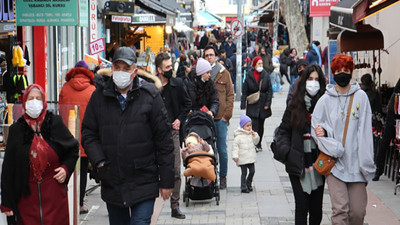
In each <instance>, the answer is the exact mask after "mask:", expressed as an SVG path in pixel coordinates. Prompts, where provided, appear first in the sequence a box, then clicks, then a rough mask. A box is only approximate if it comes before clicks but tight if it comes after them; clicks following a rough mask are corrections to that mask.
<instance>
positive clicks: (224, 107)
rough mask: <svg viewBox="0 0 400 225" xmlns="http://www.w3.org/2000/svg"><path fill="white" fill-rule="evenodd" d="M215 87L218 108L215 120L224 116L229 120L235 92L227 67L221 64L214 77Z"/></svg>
mask: <svg viewBox="0 0 400 225" xmlns="http://www.w3.org/2000/svg"><path fill="white" fill-rule="evenodd" d="M214 83H215V87H216V88H217V90H218V98H219V108H218V112H217V114H216V115H215V114H214V115H215V117H214V119H215V120H220V119H222V118H224V119H225V120H227V121H229V120H230V119H231V118H232V113H233V102H234V100H235V93H234V91H233V83H232V78H231V75H230V73H229V71H228V70H227V69H225V68H224V67H223V66H221V69H220V71H219V72H218V74H217V77H215V79H214Z"/></svg>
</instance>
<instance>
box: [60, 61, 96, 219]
mask: <svg viewBox="0 0 400 225" xmlns="http://www.w3.org/2000/svg"><path fill="white" fill-rule="evenodd" d="M93 79H94V75H93V73H92V72H91V71H90V70H89V69H88V65H87V64H86V63H85V61H79V62H77V63H76V65H75V67H74V68H72V69H71V70H69V71H68V73H67V75H66V76H65V80H66V81H67V82H66V83H65V84H64V86H63V87H62V89H61V92H60V98H59V103H60V109H61V108H64V109H67V110H60V113H63V112H61V111H64V114H65V116H63V118H64V122H65V123H67V118H68V111H69V109H71V107H70V106H71V105H79V106H80V122H81V125H82V120H83V115H85V111H86V106H87V104H88V102H89V100H90V97H91V96H92V93H93V91H94V90H96V87H95V86H94V81H93ZM63 105H64V106H63ZM80 136H82V135H80ZM79 148H80V150H81V176H80V177H81V178H80V196H79V206H80V214H84V213H87V212H88V209H87V208H86V207H84V205H83V200H84V197H85V191H86V183H87V172H88V164H89V161H88V159H87V155H86V154H85V150H84V149H83V147H82V145H79Z"/></svg>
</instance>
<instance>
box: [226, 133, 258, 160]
mask: <svg viewBox="0 0 400 225" xmlns="http://www.w3.org/2000/svg"><path fill="white" fill-rule="evenodd" d="M259 141H260V136H258V134H257V132H254V134H253V135H252V134H251V132H250V131H247V130H244V129H243V128H239V129H236V130H235V132H234V140H233V150H232V158H233V159H234V158H238V159H239V160H238V162H237V165H239V166H240V165H246V164H249V163H255V162H256V159H257V153H256V150H255V149H254V148H255V146H256V144H258V142H259Z"/></svg>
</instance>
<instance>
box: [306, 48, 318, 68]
mask: <svg viewBox="0 0 400 225" xmlns="http://www.w3.org/2000/svg"><path fill="white" fill-rule="evenodd" d="M306 60H307V63H308V64H309V65H311V64H317V65H319V57H318V54H317V52H316V51H315V49H314V48H311V49H310V50H309V51H308V53H307V58H306Z"/></svg>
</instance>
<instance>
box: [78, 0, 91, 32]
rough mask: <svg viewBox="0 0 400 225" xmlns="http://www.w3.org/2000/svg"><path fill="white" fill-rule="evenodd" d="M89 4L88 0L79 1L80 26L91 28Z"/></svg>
mask: <svg viewBox="0 0 400 225" xmlns="http://www.w3.org/2000/svg"><path fill="white" fill-rule="evenodd" d="M88 6H89V3H88V0H79V26H81V27H88V26H89V8H88Z"/></svg>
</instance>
